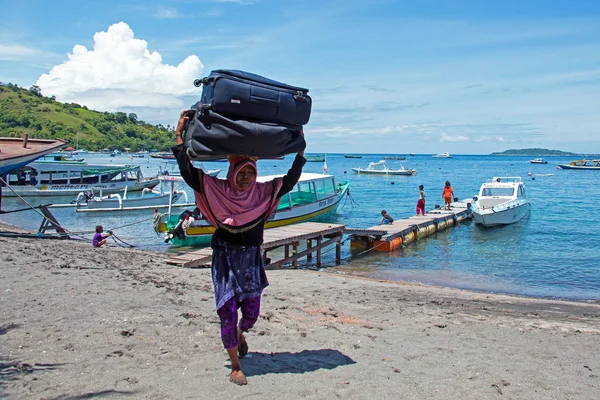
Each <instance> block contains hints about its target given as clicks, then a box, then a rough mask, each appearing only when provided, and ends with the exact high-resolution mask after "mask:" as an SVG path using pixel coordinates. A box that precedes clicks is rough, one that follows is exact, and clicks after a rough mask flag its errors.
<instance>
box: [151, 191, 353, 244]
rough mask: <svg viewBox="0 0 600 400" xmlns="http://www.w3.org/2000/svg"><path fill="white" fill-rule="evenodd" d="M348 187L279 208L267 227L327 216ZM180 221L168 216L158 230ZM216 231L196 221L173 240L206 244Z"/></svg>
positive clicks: (160, 230)
mask: <svg viewBox="0 0 600 400" xmlns="http://www.w3.org/2000/svg"><path fill="white" fill-rule="evenodd" d="M348 187H349V184H347V183H346V184H345V185H344V186H343V187H342V189H341V190H340V191H339V192H338V193H337V194H336V195H335V196H331V197H328V198H325V199H321V200H319V201H316V202H314V203H310V204H304V205H298V206H294V207H292V208H284V209H280V210H277V211H276V212H275V213H274V214H273V216H272V217H271V219H270V220H269V221H267V222H266V223H265V229H270V228H277V227H280V226H286V225H292V224H297V223H300V222H306V221H314V220H318V219H320V218H322V217H325V216H326V215H327V214H329V213H331V212H333V211H335V210H336V208H337V207H338V205H339V203H340V201H341V199H342V198H343V197H344V196H345V195H346V194H347V192H348ZM178 222H179V216H178V215H171V216H170V217H168V220H166V221H163V222H162V223H161V224H160V226H159V229H158V231H159V232H167V231H168V230H169V229H170V228H172V227H173V226H175V225H177V223H178ZM214 232H215V227H213V226H212V225H210V224H209V223H208V222H207V221H206V220H199V221H194V222H193V223H192V225H191V226H190V227H189V228H188V230H187V232H186V238H185V239H179V238H177V237H173V238H172V239H171V241H172V242H173V244H174V245H176V246H194V245H206V244H208V243H210V240H211V237H212V234H213V233H214Z"/></svg>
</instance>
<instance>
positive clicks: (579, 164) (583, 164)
mask: <svg viewBox="0 0 600 400" xmlns="http://www.w3.org/2000/svg"><path fill="white" fill-rule="evenodd" d="M558 166H559V167H560V168H562V169H590V170H591V169H600V160H586V159H585V158H584V159H583V160H575V161H571V162H570V163H569V164H558Z"/></svg>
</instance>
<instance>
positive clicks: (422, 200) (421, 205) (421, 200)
mask: <svg viewBox="0 0 600 400" xmlns="http://www.w3.org/2000/svg"><path fill="white" fill-rule="evenodd" d="M423 189H424V187H423V185H419V200H418V201H417V215H419V212H420V213H421V215H425V190H423Z"/></svg>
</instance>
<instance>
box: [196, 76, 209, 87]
mask: <svg viewBox="0 0 600 400" xmlns="http://www.w3.org/2000/svg"><path fill="white" fill-rule="evenodd" d="M213 79H214V78H210V77H206V78H202V79H195V80H194V86H196V87H200V86H202V85H208V84H209V83H210V82H211V81H212V80H213Z"/></svg>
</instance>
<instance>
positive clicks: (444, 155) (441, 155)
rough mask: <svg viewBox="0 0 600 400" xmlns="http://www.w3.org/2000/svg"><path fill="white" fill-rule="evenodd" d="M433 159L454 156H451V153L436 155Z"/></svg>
mask: <svg viewBox="0 0 600 400" xmlns="http://www.w3.org/2000/svg"><path fill="white" fill-rule="evenodd" d="M433 158H452V156H451V155H450V153H448V152H445V153H440V154H435V155H434V156H433Z"/></svg>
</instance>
